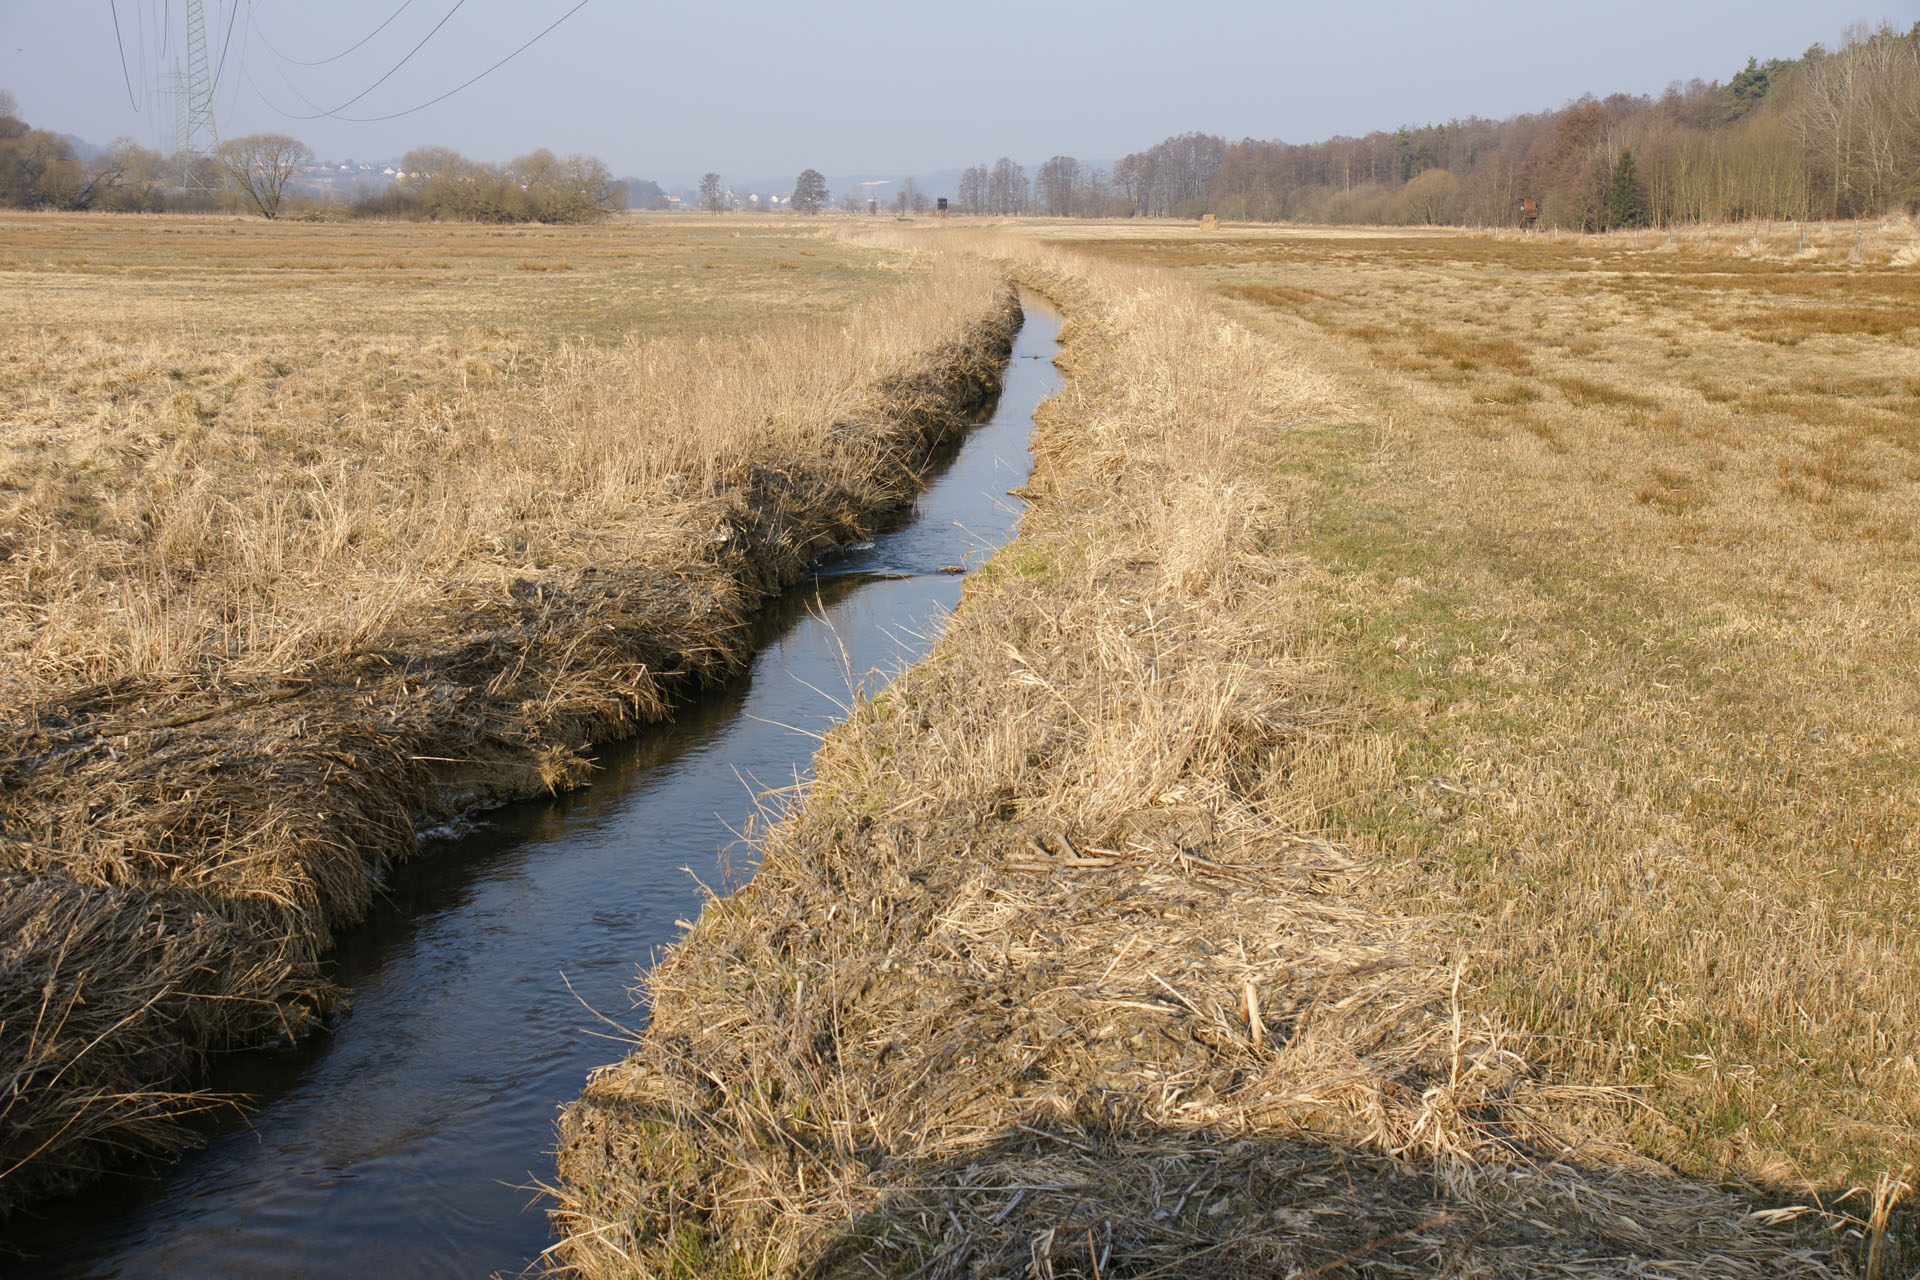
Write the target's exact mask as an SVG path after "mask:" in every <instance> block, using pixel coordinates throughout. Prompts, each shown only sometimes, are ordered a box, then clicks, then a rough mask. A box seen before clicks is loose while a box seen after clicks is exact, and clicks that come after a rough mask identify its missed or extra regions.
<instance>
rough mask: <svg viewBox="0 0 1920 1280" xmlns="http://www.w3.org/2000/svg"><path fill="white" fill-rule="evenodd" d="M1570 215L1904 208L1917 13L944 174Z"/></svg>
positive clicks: (1034, 187) (1913, 114)
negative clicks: (1533, 99) (1666, 76)
mask: <svg viewBox="0 0 1920 1280" xmlns="http://www.w3.org/2000/svg"><path fill="white" fill-rule="evenodd" d="M1527 199H1531V200H1533V201H1534V202H1535V207H1536V209H1537V213H1538V218H1539V222H1540V224H1541V225H1543V226H1551V227H1563V228H1568V229H1576V230H1583V231H1599V230H1606V229H1608V228H1612V227H1632V226H1648V225H1659V226H1667V225H1672V224H1675V223H1684V222H1725V221H1739V220H1742V219H1748V218H1781V219H1801V218H1853V217H1866V216H1875V215H1878V214H1882V213H1887V212H1890V211H1894V210H1899V209H1907V210H1913V211H1920V23H1916V24H1915V26H1914V28H1913V29H1912V30H1910V31H1906V32H1900V31H1897V30H1895V29H1893V28H1891V27H1889V26H1884V25H1883V26H1881V27H1879V28H1863V27H1856V28H1854V29H1853V30H1851V31H1849V32H1848V33H1847V35H1846V37H1845V41H1844V43H1843V44H1842V45H1841V46H1840V48H1838V49H1834V50H1828V49H1826V48H1824V47H1822V46H1820V45H1815V46H1814V47H1813V48H1811V49H1809V50H1807V52H1806V53H1805V54H1803V55H1801V56H1800V57H1798V58H1791V59H1778V58H1776V59H1773V60H1771V61H1768V62H1765V63H1762V62H1759V61H1757V60H1752V59H1750V60H1749V61H1748V63H1747V65H1746V67H1745V68H1743V69H1742V70H1741V71H1740V72H1738V73H1737V74H1735V75H1734V76H1733V77H1732V78H1731V79H1730V80H1729V81H1728V82H1727V83H1725V84H1720V83H1717V82H1716V83H1703V82H1701V81H1699V80H1695V81H1693V82H1692V83H1690V84H1686V85H1675V86H1673V87H1672V88H1670V89H1668V90H1667V92H1666V93H1665V94H1663V95H1662V96H1660V97H1658V98H1650V97H1634V96H1630V95H1626V94H1616V95H1613V96H1611V97H1607V98H1603V99H1595V98H1592V97H1585V98H1581V99H1579V100H1578V101H1575V102H1572V103H1569V104H1568V105H1567V106H1565V107H1562V108H1560V109H1559V110H1557V111H1547V112H1541V113H1538V114H1533V115H1522V116H1515V117H1512V118H1510V119H1506V120H1485V119H1480V118H1477V117H1476V118H1471V119H1467V120H1453V121H1449V122H1448V123H1446V124H1434V125H1426V126H1422V127H1418V128H1411V127H1410V128H1403V129H1398V130H1395V131H1393V132H1380V133H1373V134H1369V135H1367V136H1366V137H1362V138H1352V137H1337V138H1332V139H1329V140H1328V141H1325V142H1317V143H1307V144H1289V143H1285V142H1272V141H1260V140H1257V139H1252V138H1248V139H1243V140H1242V141H1239V142H1228V141H1227V140H1226V139H1224V138H1221V137H1217V136H1215V135H1212V134H1205V133H1186V134H1181V135H1179V136H1177V137H1172V138H1168V139H1166V140H1165V141H1164V142H1161V143H1159V144H1157V145H1155V146H1153V147H1150V148H1148V149H1147V150H1145V151H1140V152H1136V153H1134V154H1132V155H1128V156H1123V157H1122V158H1121V159H1119V160H1118V161H1116V162H1115V163H1114V164H1113V166H1112V167H1111V168H1110V169H1102V168H1097V167H1092V166H1088V165H1083V164H1081V163H1080V162H1079V161H1078V160H1076V159H1074V158H1073V157H1072V156H1054V157H1053V158H1052V159H1050V160H1048V161H1047V162H1046V163H1045V164H1043V165H1041V166H1040V167H1039V168H1038V169H1037V170H1036V171H1035V173H1034V174H1033V175H1032V177H1031V178H1029V177H1028V175H1027V173H1026V171H1025V170H1024V169H1023V168H1022V167H1021V166H1020V165H1018V164H1015V163H1014V162H1013V161H1012V160H1009V159H1007V158H1005V157H1002V158H1001V159H999V160H997V161H995V162H994V163H993V164H992V165H990V166H989V165H984V164H981V165H975V166H973V167H972V168H969V169H967V170H966V171H965V172H964V173H963V174H962V175H961V178H960V181H959V187H958V196H957V198H956V200H955V205H956V207H957V209H958V210H959V211H960V212H963V213H973V214H989V215H998V216H1003V217H1004V216H1020V215H1028V214H1031V215H1040V216H1047V217H1091V218H1102V217H1175V218H1197V217H1199V216H1201V215H1202V214H1207V213H1212V214H1216V215H1218V216H1220V217H1224V218H1232V219H1244V220H1249V221H1286V222H1321V223H1382V224H1388V223H1392V224H1404V223H1427V224H1455V225H1461V224H1464V225H1476V226H1501V225H1508V224H1511V223H1513V222H1515V221H1517V220H1518V218H1519V215H1520V211H1521V205H1522V201H1523V200H1527Z"/></svg>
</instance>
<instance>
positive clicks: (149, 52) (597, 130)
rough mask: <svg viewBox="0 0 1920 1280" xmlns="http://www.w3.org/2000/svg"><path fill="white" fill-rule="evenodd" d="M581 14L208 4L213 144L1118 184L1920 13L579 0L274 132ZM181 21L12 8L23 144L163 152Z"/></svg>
mask: <svg viewBox="0 0 1920 1280" xmlns="http://www.w3.org/2000/svg"><path fill="white" fill-rule="evenodd" d="M575 3H577V0H328V2H327V3H324V4H319V3H297V2H296V0H204V6H205V14H206V23H207V27H208V33H207V35H208V41H209V44H210V45H211V46H212V55H211V56H212V60H213V61H214V62H215V63H218V62H220V60H221V54H222V48H223V47H224V48H225V49H226V54H225V63H226V65H225V69H224V71H223V72H222V74H221V80H220V84H219V88H218V94H217V115H218V118H219V123H220V129H221V132H222V133H223V134H226V135H232V134H237V133H248V132H257V131H263V130H278V131H282V132H287V133H291V134H293V135H294V136H296V137H299V138H302V139H304V140H305V141H306V142H308V143H309V144H310V145H311V146H312V147H313V148H314V149H315V150H316V151H317V152H319V153H320V154H321V155H322V156H324V157H327V158H333V159H344V158H348V157H351V158H355V159H362V160H371V159H379V158H384V157H390V156H397V155H399V154H400V153H401V152H404V151H405V150H407V149H408V148H409V147H412V146H416V145H420V144H423V143H440V144H444V145H448V146H452V147H456V148H458V149H460V150H461V151H464V152H466V153H467V154H469V155H472V156H474V157H476V158H480V159H506V158H509V157H511V156H513V155H515V154H519V153H522V152H525V151H528V150H531V149H533V148H534V147H538V146H546V147H550V148H552V149H553V150H555V151H559V152H572V151H585V152H591V153H594V154H597V155H600V156H601V157H603V158H604V159H605V160H606V161H607V162H608V163H609V164H610V165H611V166H612V167H613V168H614V169H615V170H616V171H617V172H621V173H637V174H640V175H643V176H656V177H658V178H659V179H660V180H662V181H664V182H669V183H673V182H679V181H685V180H687V179H689V178H691V177H693V176H696V175H698V174H699V173H701V172H702V171H704V170H707V169H717V170H719V171H721V172H723V173H726V174H728V175H730V176H740V177H760V176H771V175H779V174H786V173H792V172H794V171H797V170H798V169H799V168H801V167H804V166H812V167H815V168H819V169H821V170H824V171H826V172H828V173H847V172H852V171H873V172H882V173H909V172H922V173H924V172H928V171H931V170H936V169H941V168H946V167H949V166H957V165H965V164H970V163H975V162H978V161H991V160H992V159H993V158H994V157H996V156H1000V155H1010V156H1013V157H1015V158H1016V159H1019V160H1021V161H1023V162H1026V163H1034V162H1037V161H1039V160H1042V159H1044V158H1046V157H1047V156H1049V155H1053V154H1055V153H1065V154H1069V155H1077V156H1080V157H1083V158H1095V157H1101V158H1108V157H1113V156H1118V155H1121V154H1124V153H1126V152H1128V151H1133V150H1138V149H1140V148H1143V147H1146V146H1150V145H1151V144H1153V143H1154V142H1157V141H1159V140H1160V139H1161V138H1163V137H1166V136H1168V135H1169V134H1173V133H1181V132H1185V131H1187V130H1202V131H1205V132H1209V133H1218V134H1222V135H1225V136H1226V137H1228V138H1229V139H1234V138H1239V137H1243V136H1252V137H1259V138H1284V139H1286V140H1288V141H1314V140H1317V139H1320V138H1324V137H1327V136H1330V135H1332V134H1337V133H1348V134H1361V133H1366V132H1369V131H1371V130H1374V129H1387V128H1393V127H1395V126H1397V125H1400V124H1405V123H1421V122H1426V121H1433V120H1444V119H1448V118H1451V117H1456V116H1466V115H1474V114H1478V115H1485V116H1506V115H1511V114H1514V113H1516V112H1522V111H1535V110H1541V109H1546V108H1551V107H1556V106H1559V105H1561V104H1562V103H1565V102H1566V101H1568V100H1569V99H1571V98H1576V97H1578V96H1580V95H1581V94H1585V93H1594V94H1601V95H1604V94H1607V93H1613V92H1627V93H1655V94H1657V93H1658V92H1660V91H1661V90H1662V89H1663V88H1664V87H1665V86H1666V85H1667V84H1668V83H1670V82H1672V81H1674V80H1686V79H1690V78H1692V77H1695V76H1698V77H1700V78H1702V79H1720V80H1724V79H1726V78H1727V77H1728V76H1729V75H1731V74H1732V73H1733V72H1734V71H1735V70H1737V69H1738V68H1739V67H1740V66H1741V65H1743V64H1744V63H1745V61H1746V59H1747V58H1748V56H1750V55H1757V56H1759V57H1762V58H1766V57H1775V56H1790V55H1797V54H1799V53H1800V52H1802V51H1803V50H1805V49H1806V47H1807V46H1808V45H1809V44H1812V43H1813V42H1815V41H1821V42H1824V43H1827V44H1834V43H1837V42H1838V40H1839V38H1840V36H1841V33H1842V31H1843V30H1844V28H1845V27H1846V26H1847V25H1848V24H1850V23H1853V22H1879V21H1881V20H1889V21H1892V22H1894V23H1896V24H1897V25H1899V26H1901V27H1903V28H1904V27H1907V26H1910V25H1912V23H1913V22H1914V21H1915V20H1916V19H1920V0H1858V3H1859V4H1860V5H1861V6H1862V7H1860V8H1857V9H1856V8H1853V7H1851V4H1852V0H1835V2H1833V3H1824V2H1809V0H1799V2H1798V3H1788V2H1785V0H1601V2H1600V3H1595V4H1587V5H1569V4H1564V3H1555V2H1554V0H1527V2H1525V3H1518V2H1515V0H1497V2H1495V3H1486V4H1472V5H1469V4H1452V5H1446V4H1436V3H1433V0H1353V2H1352V3H1345V4H1341V3H1337V2H1334V3H1327V2H1325V0H1321V2H1318V3H1312V4H1307V3H1291V4H1289V3H1275V4H1252V3H1245V2H1244V0H1216V2H1215V3H1212V4H1201V5H1194V6H1190V7H1189V6H1179V5H1174V4H1169V3H1165V0H1161V2H1160V3H1153V4H1147V3H1140V2H1139V0H1109V2H1108V3H1089V2H1087V0H1021V2H1016V0H970V2H967V3H959V2H952V3H938V2H930V0H920V2H918V3H915V2H913V0H894V2H892V3H886V4H881V3H874V2H872V0H856V2H853V3H824V4H823V3H815V4H799V3H793V2H791V0H790V2H788V3H781V4H775V3H766V2H764V0H747V2H742V3H732V4H705V5H701V4H686V3H681V4H673V5H668V4H638V3H633V2H631V0H588V3H587V4H586V5H585V7H583V8H582V9H580V11H579V12H577V13H575V14H574V15H573V16H572V17H571V18H569V19H567V20H566V21H565V22H563V23H562V24H561V25H560V26H559V27H558V28H557V29H555V30H554V31H553V32H552V34H550V35H548V36H547V37H546V38H545V39H543V40H542V41H540V42H539V43H537V44H535V45H534V46H533V47H532V48H531V49H529V50H528V51H527V52H525V53H524V54H521V55H520V56H519V57H518V58H516V59H514V60H513V61H511V62H509V63H508V64H507V65H505V66H504V67H502V68H501V69H499V70H498V71H495V72H493V73H492V74H491V75H490V76H488V77H487V78H486V79H483V80H481V81H480V82H479V83H478V84H475V85H474V86H472V87H471V88H469V89H466V90H464V91H462V92H460V93H457V94H455V95H454V96H452V97H451V98H449V99H447V100H446V101H445V102H442V103H441V104H439V105H438V106H434V107H429V108H427V109H426V110H424V111H419V112H417V113H414V114H410V115H405V116H402V117H401V118H399V119H395V120H389V121H384V122H374V123H351V122H348V121H345V120H341V119H329V118H322V119H315V120H299V119H289V118H288V116H289V115H308V114H313V113H314V112H315V109H316V108H329V109H333V108H341V107H342V104H344V103H346V102H347V100H348V99H350V98H353V97H354V96H355V95H356V94H359V93H361V92H362V91H363V90H365V89H366V88H367V87H368V86H369V85H371V84H372V83H373V82H374V81H375V80H377V79H379V78H380V76H381V75H382V74H384V73H386V72H388V71H389V70H391V69H392V68H393V67H394V66H395V65H396V64H397V63H400V61H401V59H402V58H403V57H404V56H405V55H406V54H407V52H408V50H410V49H412V48H413V47H414V45H415V44H416V43H418V42H420V41H421V39H422V38H423V37H425V36H426V35H427V34H428V32H429V30H430V29H431V28H432V27H433V26H434V25H435V24H436V23H440V22H441V21H442V20H443V19H444V20H445V24H444V26H442V27H441V29H440V30H439V32H438V33H437V34H435V35H434V36H433V37H432V38H431V39H429V40H427V41H426V43H425V44H424V46H422V47H421V48H420V50H419V52H418V53H416V54H415V55H414V56H413V57H412V59H411V60H410V61H408V62H407V63H406V64H405V65H404V66H402V67H401V68H400V69H399V70H398V71H397V72H394V74H393V75H392V76H391V78H390V79H388V80H387V81H386V82H385V83H384V84H381V85H380V86H379V87H378V88H376V89H374V90H373V91H372V92H370V93H367V94H366V96H365V97H363V98H361V99H360V100H359V101H358V102H356V103H354V104H353V105H352V106H347V107H344V109H343V111H342V114H345V115H360V116H377V115H385V114H388V113H391V112H397V111H403V110H405V109H407V108H411V107H414V106H416V105H417V104H419V103H422V102H424V101H426V100H427V99H430V98H432V97H434V96H436V95H438V94H440V93H443V92H445V91H446V90H448V89H450V88H452V87H454V86H455V85H457V84H459V83H460V82H461V81H463V80H465V79H466V78H467V77H469V76H471V75H473V74H475V73H476V72H478V71H480V70H482V69H483V68H485V67H486V66H488V65H489V64H491V63H492V62H494V61H496V60H497V59H499V58H501V57H502V56H504V55H506V54H507V53H509V52H510V51H511V50H513V49H514V48H515V47H516V46H518V45H519V44H520V43H522V42H523V41H524V40H526V39H528V38H529V37H531V36H532V35H534V34H535V33H536V32H538V31H539V30H540V29H541V28H542V27H545V26H546V25H547V24H548V23H550V22H552V21H553V20H554V19H556V18H559V17H560V16H561V15H562V14H564V13H565V12H566V11H567V10H568V9H571V8H572V7H573V6H574V4H575ZM456 5H457V6H458V7H457V9H456ZM236 6H237V11H236ZM403 6H404V7H403ZM185 10H186V0H112V3H111V4H110V3H109V0H0V88H6V89H9V90H11V91H12V92H13V93H14V95H15V96H16V97H17V98H18V99H19V102H20V105H21V110H22V114H23V115H24V116H25V117H26V118H27V119H28V120H29V121H30V122H32V123H33V124H35V125H37V126H41V127H46V128H53V129H56V130H61V131H66V132H72V133H77V134H79V135H81V136H82V137H85V138H88V139H90V140H93V141H97V142H105V141H107V140H108V139H111V138H113V137H114V136H116V135H120V134H128V135H131V136H133V137H134V138H136V139H138V140H140V141H142V142H146V143H148V144H150V145H152V144H156V143H158V144H163V145H164V144H167V143H168V141H169V139H170V137H171V117H170V115H169V113H168V109H167V107H166V105H165V104H164V102H162V101H161V100H158V99H156V98H155V96H154V94H153V92H152V86H153V84H154V82H155V81H156V79H157V78H158V76H159V74H160V72H161V70H162V68H163V67H170V66H171V65H172V63H173V61H174V59H175V58H176V57H177V56H180V54H181V52H182V45H183V40H182V31H183V29H184V13H185ZM116 11H117V13H118V16H119V20H120V30H121V35H122V38H123V42H124V45H125V49H126V55H127V62H128V67H129V69H130V71H131V76H132V80H133V88H134V98H135V99H136V100H137V101H138V102H139V103H140V106H141V110H138V111H136V110H135V109H134V107H133V106H132V105H130V104H129V101H128V92H127V89H126V87H125V86H124V85H123V83H122V78H121V68H120V57H119V54H118V52H117V51H116V46H115V39H114V27H113V16H114V13H115V12H116ZM396 11H398V17H397V18H394V20H393V21H392V23H391V24H390V25H388V26H387V27H386V28H385V29H384V30H382V31H381V32H380V33H379V34H378V35H376V36H374V37H373V38H372V39H370V40H368V41H367V42H366V44H365V45H364V46H363V47H361V48H360V49H358V50H356V51H355V52H353V53H351V54H349V55H347V56H345V57H342V58H339V59H338V60H336V61H331V62H329V63H328V64H327V65H324V66H314V67H299V66H294V65H291V63H290V62H289V61H288V59H300V60H305V61H309V62H311V61H316V60H320V59H325V58H330V57H332V56H333V55H335V54H338V53H340V52H341V51H342V50H345V49H347V48H348V47H349V46H351V45H353V44H354V43H355V42H356V41H359V40H361V39H362V38H363V37H365V36H367V35H368V33H370V32H372V31H373V30H374V28H375V27H377V26H379V25H380V23H381V22H382V21H384V20H386V19H388V18H389V17H392V16H393V15H394V14H395V13H396ZM449 15H451V16H449ZM169 20H170V23H171V31H170V33H168V34H166V35H163V34H162V31H161V28H162V27H163V26H165V25H167V23H168V22H169ZM230 21H231V27H232V32H233V34H232V37H231V42H230V43H229V42H228V36H227V32H228V29H229V23H230ZM273 49H277V50H278V51H279V53H278V55H276V54H275V53H274V52H272V50H273ZM303 96H304V98H305V99H306V103H303V102H302V97H303ZM307 103H311V104H312V105H311V106H309V105H307ZM276 108H277V110H276ZM283 113H285V114H283Z"/></svg>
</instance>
